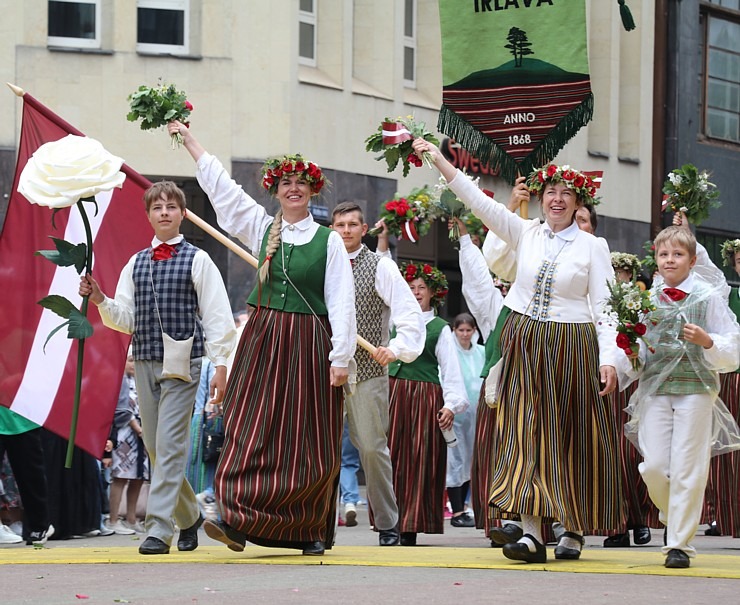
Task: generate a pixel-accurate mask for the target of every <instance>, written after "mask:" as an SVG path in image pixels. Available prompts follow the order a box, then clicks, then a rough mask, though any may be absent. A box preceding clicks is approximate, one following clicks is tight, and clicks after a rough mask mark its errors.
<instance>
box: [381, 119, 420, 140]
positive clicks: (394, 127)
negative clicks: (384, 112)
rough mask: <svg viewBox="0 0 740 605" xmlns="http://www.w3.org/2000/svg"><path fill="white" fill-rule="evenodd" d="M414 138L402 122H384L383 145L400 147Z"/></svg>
mask: <svg viewBox="0 0 740 605" xmlns="http://www.w3.org/2000/svg"><path fill="white" fill-rule="evenodd" d="M413 138H414V137H413V135H412V134H411V132H410V131H409V129H408V128H406V125H405V124H403V123H402V122H383V145H398V144H399V143H403V142H404V141H409V140H411V139H413Z"/></svg>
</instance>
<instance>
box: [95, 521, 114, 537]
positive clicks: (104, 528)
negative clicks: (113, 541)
mask: <svg viewBox="0 0 740 605" xmlns="http://www.w3.org/2000/svg"><path fill="white" fill-rule="evenodd" d="M115 533H116V532H115V531H113V530H112V529H111V528H110V527H108V525H107V522H106V523H101V524H100V534H99V535H101V536H112V535H113V534H115Z"/></svg>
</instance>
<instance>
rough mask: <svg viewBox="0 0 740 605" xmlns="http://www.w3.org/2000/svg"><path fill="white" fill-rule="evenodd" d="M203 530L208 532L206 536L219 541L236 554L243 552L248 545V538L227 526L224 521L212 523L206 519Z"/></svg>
mask: <svg viewBox="0 0 740 605" xmlns="http://www.w3.org/2000/svg"><path fill="white" fill-rule="evenodd" d="M203 529H205V530H206V535H207V536H208V537H209V538H212V539H213V540H218V541H219V542H221V543H222V544H226V546H228V547H229V550H233V551H234V552H242V551H243V550H244V545H245V544H246V543H247V536H246V535H245V534H243V533H242V532H240V531H239V530H236V529H234V528H233V527H231V526H230V525H227V524H226V523H224V522H223V521H211V520H210V519H206V522H205V523H204V524H203Z"/></svg>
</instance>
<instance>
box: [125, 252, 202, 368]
mask: <svg viewBox="0 0 740 605" xmlns="http://www.w3.org/2000/svg"><path fill="white" fill-rule="evenodd" d="M176 248H177V255H176V256H174V257H172V258H170V259H168V260H161V261H156V262H154V261H152V249H151V248H147V249H146V250H142V251H141V252H139V253H138V254H137V255H136V261H135V262H134V271H133V280H134V285H135V290H134V309H135V324H134V325H135V327H134V336H133V353H134V359H136V360H137V361H141V360H149V361H162V360H163V359H164V345H163V344H162V328H164V331H165V332H166V333H167V335H168V336H170V337H171V338H174V339H175V340H187V339H188V338H190V337H191V336H193V330H195V339H194V340H193V348H192V350H191V352H190V358H191V359H199V358H201V357H203V355H204V346H203V328H202V326H201V325H200V321H199V320H198V319H197V315H196V311H197V308H198V295H197V294H196V292H195V287H194V286H193V259H194V258H195V253H196V252H197V251H198V248H196V247H195V246H193V245H192V244H189V243H188V242H186V241H185V240H182V241H181V242H180V243H179V244H177V246H176ZM150 271H151V275H150ZM152 281H153V282H154V288H155V290H156V297H157V298H156V304H155V293H154V292H153V291H152ZM157 307H159V313H160V314H161V319H162V325H161V326H160V324H159V317H158V316H157Z"/></svg>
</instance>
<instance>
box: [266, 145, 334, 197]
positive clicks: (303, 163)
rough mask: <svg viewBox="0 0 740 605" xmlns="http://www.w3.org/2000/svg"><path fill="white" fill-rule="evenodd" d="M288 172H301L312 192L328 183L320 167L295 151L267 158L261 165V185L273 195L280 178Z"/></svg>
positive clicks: (288, 173) (319, 189)
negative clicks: (290, 153) (294, 152)
mask: <svg viewBox="0 0 740 605" xmlns="http://www.w3.org/2000/svg"><path fill="white" fill-rule="evenodd" d="M290 174H302V175H303V178H304V179H306V182H307V183H308V184H309V185H310V186H311V191H312V192H313V193H318V192H319V191H321V188H322V187H323V186H324V185H326V184H328V183H329V180H328V179H327V178H326V177H325V176H324V174H323V173H322V172H321V168H319V167H318V166H317V165H316V164H314V163H313V162H309V161H308V160H306V159H305V158H304V157H303V156H302V155H301V154H300V153H296V154H295V155H284V156H282V157H277V158H270V159H268V160H267V161H266V162H265V163H264V165H263V166H262V186H263V187H264V188H265V189H267V190H268V191H269V192H270V194H272V195H275V193H276V192H277V186H278V183H279V182H280V179H281V178H283V177H284V176H287V175H290Z"/></svg>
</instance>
